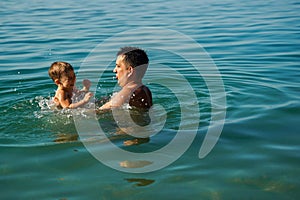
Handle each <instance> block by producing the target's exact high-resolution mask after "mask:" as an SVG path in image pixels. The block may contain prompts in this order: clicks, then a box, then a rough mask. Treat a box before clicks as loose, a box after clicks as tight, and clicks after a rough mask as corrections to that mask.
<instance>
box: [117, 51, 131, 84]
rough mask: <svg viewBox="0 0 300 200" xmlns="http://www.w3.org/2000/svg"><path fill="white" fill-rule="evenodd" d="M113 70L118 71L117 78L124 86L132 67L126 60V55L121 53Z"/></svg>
mask: <svg viewBox="0 0 300 200" xmlns="http://www.w3.org/2000/svg"><path fill="white" fill-rule="evenodd" d="M113 72H115V73H116V79H117V80H118V84H119V85H120V86H121V87H123V86H124V85H126V83H127V79H128V74H129V73H130V67H129V66H127V65H126V63H125V62H124V55H120V56H118V57H117V60H116V67H115V68H114V70H113Z"/></svg>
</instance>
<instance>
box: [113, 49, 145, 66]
mask: <svg viewBox="0 0 300 200" xmlns="http://www.w3.org/2000/svg"><path fill="white" fill-rule="evenodd" d="M121 55H124V62H125V63H126V64H127V67H129V66H131V67H133V68H135V67H137V66H140V65H144V64H148V63H149V59H148V56H147V54H146V52H145V51H144V50H142V49H139V48H137V47H123V48H121V49H120V50H119V51H118V53H117V57H118V56H121Z"/></svg>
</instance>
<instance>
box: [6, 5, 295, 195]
mask: <svg viewBox="0 0 300 200" xmlns="http://www.w3.org/2000/svg"><path fill="white" fill-rule="evenodd" d="M0 11H1V12H0V16H1V18H0V22H1V26H0V44H1V53H0V60H1V62H0V85H1V88H0V94H1V96H0V98H1V101H0V108H1V118H0V119H1V126H0V149H1V150H0V155H1V160H0V174H1V177H0V183H1V189H0V190H1V199H19V198H20V199H121V198H122V199H124V198H125V199H154V198H160V199H298V198H299V196H300V193H299V187H300V181H299V174H300V171H299V164H300V160H299V155H300V154H299V153H300V151H299V150H300V148H299V142H300V138H299V128H298V127H299V114H300V103H299V102H300V101H299V100H300V98H299V97H300V96H299V92H300V89H299V88H300V84H299V77H300V70H299V63H300V51H299V47H300V27H299V24H300V23H299V22H300V20H299V19H300V14H299V13H300V12H299V11H300V2H299V1H297V0H290V1H271V0H267V1H261V0H260V1H248V0H247V1H243V2H239V1H232V0H228V1H223V2H221V1H216V0H213V1H167V2H165V1H149V2H146V1H122V2H118V1H110V2H104V1H90V2H85V1H82V2H81V1H80V2H71V1H70V2H68V1H67V2H65V1H64V2H62V1H51V2H46V1H17V2H15V1H5V2H2V3H1V6H0ZM143 27H157V28H165V29H168V30H175V31H178V32H180V33H182V34H185V35H187V36H188V37H191V38H193V39H194V40H195V42H197V43H199V44H200V45H202V46H203V48H204V49H205V50H206V51H207V53H208V54H209V55H210V56H211V58H212V59H213V61H214V63H215V64H216V66H217V67H218V69H219V71H220V74H221V76H222V80H223V82H224V88H225V91H226V100H227V101H226V103H227V104H226V111H227V112H226V121H225V124H224V129H223V131H222V134H221V136H220V138H219V140H218V142H217V144H216V146H215V147H214V148H213V150H212V151H211V152H210V153H209V154H208V155H207V156H206V157H204V158H203V159H199V158H198V153H199V149H200V146H201V144H202V142H203V140H204V136H205V134H206V132H207V130H208V126H209V123H210V121H211V113H210V112H211V108H212V107H213V106H214V105H211V103H210V94H209V90H208V88H207V87H206V83H205V80H204V79H203V77H201V76H199V73H198V72H197V71H196V70H195V68H193V67H192V66H191V63H190V62H188V61H187V60H184V58H182V57H180V55H175V54H174V53H172V52H170V51H164V50H163V49H160V50H158V49H156V47H158V46H163V44H156V43H155V40H153V41H149V42H148V41H143V42H144V43H143V44H144V45H142V46H141V47H142V48H144V49H146V50H147V52H148V54H149V57H150V66H149V71H148V72H147V74H146V76H145V84H147V86H148V87H149V88H150V89H151V91H152V93H153V100H154V103H155V104H159V105H161V106H162V107H163V108H164V111H165V112H166V113H167V119H166V123H165V124H164V127H163V128H162V130H161V131H160V132H159V133H158V134H156V135H153V136H151V137H150V140H149V141H144V142H141V144H139V145H133V146H126V145H124V144H126V143H124V142H126V141H128V140H130V139H131V137H129V136H123V135H122V134H119V133H120V132H122V131H120V129H119V128H118V125H117V122H115V121H114V118H113V116H112V113H111V112H108V113H101V114H97V115H96V120H97V121H99V124H100V125H101V126H102V127H103V131H104V132H105V134H106V135H107V137H108V138H110V140H111V141H113V143H114V144H115V145H116V146H117V147H119V148H122V149H124V150H127V151H131V152H140V153H143V152H151V151H155V150H158V149H161V148H163V147H164V146H165V145H167V144H168V143H169V142H170V141H171V140H172V138H174V136H175V135H176V133H177V130H178V128H179V126H180V120H181V111H182V110H181V107H183V108H185V109H187V110H188V111H189V112H188V113H189V114H188V115H187V117H188V118H187V119H188V120H184V121H183V122H182V124H181V125H183V126H185V127H188V128H189V127H192V126H193V125H194V124H197V125H199V128H198V130H197V136H196V138H195V139H194V142H193V143H192V145H191V146H190V147H189V148H188V150H187V151H186V152H185V153H184V154H183V155H182V156H181V157H180V158H179V159H178V160H176V161H175V162H174V163H172V164H171V165H169V166H167V167H165V168H163V169H161V170H158V171H155V172H151V173H144V174H143V173H141V174H131V173H124V172H120V171H117V170H115V169H111V168H110V167H108V166H106V165H104V164H102V163H101V162H99V161H98V160H97V159H96V158H95V157H93V155H91V153H90V152H89V151H88V150H87V149H86V147H85V146H84V145H83V142H85V141H88V142H91V143H93V144H97V145H96V147H94V148H98V149H99V150H101V151H103V152H108V153H109V152H110V150H111V149H110V148H111V147H109V146H108V145H107V144H108V141H107V140H106V139H105V138H103V139H99V138H97V137H96V136H95V135H94V134H89V133H87V134H86V135H85V136H84V137H82V135H80V136H79V134H78V130H77V128H76V126H75V124H74V114H75V115H76V117H77V119H78V117H79V118H82V120H86V119H94V118H93V117H94V115H93V112H92V111H93V108H94V107H95V105H96V106H97V103H96V104H94V103H93V102H91V103H90V104H89V105H88V107H86V108H82V109H78V110H76V111H74V112H72V111H68V110H52V109H50V107H51V105H50V100H51V97H52V96H53V95H54V92H55V89H56V88H55V85H54V84H53V82H52V80H51V79H50V78H49V77H48V74H47V70H48V67H49V66H50V65H51V63H52V62H54V61H57V60H63V61H67V62H70V63H71V64H72V65H73V66H74V67H75V69H76V71H77V72H78V74H79V71H80V70H82V71H80V73H81V74H80V76H79V77H78V84H77V86H78V87H81V83H80V82H81V81H82V79H83V78H86V77H90V78H91V79H92V80H93V90H94V91H95V98H96V99H102V98H104V97H106V98H107V97H110V96H111V95H112V93H113V91H115V90H117V89H118V88H117V87H116V80H115V79H114V78H113V77H114V74H113V72H112V69H113V67H114V64H113V62H114V61H113V60H111V62H110V63H105V62H104V61H103V60H92V59H90V60H88V59H87V58H91V57H89V55H91V54H90V53H91V52H92V50H93V49H94V48H95V47H97V45H99V44H101V43H103V42H104V41H105V40H107V39H108V38H110V37H113V36H114V35H115V34H119V33H121V32H123V31H128V30H132V29H138V30H141V28H143ZM149 34H151V33H145V32H136V33H135V35H134V36H132V35H128V36H127V37H126V36H124V35H123V36H122V37H120V38H119V41H115V43H114V44H112V47H113V48H112V49H101V48H99V49H98V50H99V52H101V55H102V56H104V57H107V58H114V56H115V55H114V54H115V53H116V51H117V50H118V49H117V48H116V47H118V46H119V47H121V46H123V44H127V41H134V39H137V40H141V41H142V38H143V36H146V35H149ZM173 37H174V36H173ZM170 38H172V35H170ZM118 42H119V44H118ZM166 42H167V41H166ZM175 46H176V47H180V48H181V49H182V51H184V52H187V54H189V55H191V57H192V58H193V59H195V60H196V59H199V58H198V57H197V56H198V55H197V53H195V52H194V51H195V49H193V48H192V47H191V45H190V44H186V43H183V42H181V41H178V43H176V45H175ZM173 48H175V47H173ZM98 50H97V51H98ZM97 51H96V53H97ZM151 63H152V64H151ZM162 66H169V67H171V68H172V69H174V70H175V71H176V72H177V73H179V74H181V75H183V76H184V77H185V79H186V80H187V81H188V82H189V84H190V85H191V87H192V88H193V91H194V93H195V95H196V101H194V100H191V101H190V102H189V101H186V102H180V99H178V98H177V97H178V96H179V97H180V96H181V95H182V96H184V95H186V94H185V92H186V91H188V90H187V87H186V86H185V85H184V84H182V83H183V82H182V79H181V78H180V77H179V76H177V74H176V73H175V72H174V73H166V71H165V69H164V68H163V67H162ZM99 69H103V70H102V71H101V73H102V75H101V77H99V76H100V75H99ZM104 69H105V70H104ZM167 72H169V71H167ZM98 79H100V80H98ZM160 80H165V82H166V84H168V86H172V87H174V88H175V87H176V88H178V89H179V91H181V92H179V94H174V93H173V92H172V90H171V89H170V88H168V87H166V86H163V85H161V84H158V83H157V82H159V81H160ZM176 95H178V96H176ZM196 106H198V108H199V111H200V118H195V115H194V111H195V108H196ZM125 109H128V108H125ZM159 117H162V116H159ZM156 126H157V124H156V125H155V124H154V125H153V127H156ZM134 164H136V163H133V164H132V163H128V162H126V160H125V161H124V162H121V163H120V166H121V167H124V168H125V167H129V168H130V167H132V168H134V167H137V166H135V165H134ZM148 164H149V163H148V162H147V159H145V160H144V161H141V162H140V163H138V167H142V166H143V165H148Z"/></svg>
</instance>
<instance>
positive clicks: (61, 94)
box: [56, 90, 93, 109]
mask: <svg viewBox="0 0 300 200" xmlns="http://www.w3.org/2000/svg"><path fill="white" fill-rule="evenodd" d="M92 96H93V94H92V93H91V92H88V93H86V94H85V96H84V98H83V99H82V100H81V101H79V102H76V103H71V102H72V101H71V99H70V98H67V95H66V92H65V91H63V90H61V91H58V92H57V94H56V98H57V99H58V101H59V104H60V105H61V107H63V108H71V109H73V108H78V107H80V106H83V105H84V104H86V103H88V102H89V100H90V99H91V97H92Z"/></svg>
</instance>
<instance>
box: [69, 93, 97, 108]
mask: <svg viewBox="0 0 300 200" xmlns="http://www.w3.org/2000/svg"><path fill="white" fill-rule="evenodd" d="M92 96H93V93H91V92H88V93H86V94H85V96H84V98H83V99H82V100H80V101H78V102H76V103H72V104H70V105H69V106H68V108H71V109H74V108H78V107H80V106H83V105H84V104H86V103H88V102H89V101H90V99H91V97H92Z"/></svg>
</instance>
